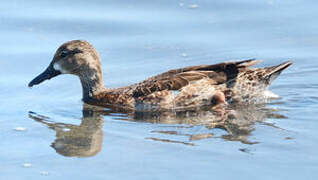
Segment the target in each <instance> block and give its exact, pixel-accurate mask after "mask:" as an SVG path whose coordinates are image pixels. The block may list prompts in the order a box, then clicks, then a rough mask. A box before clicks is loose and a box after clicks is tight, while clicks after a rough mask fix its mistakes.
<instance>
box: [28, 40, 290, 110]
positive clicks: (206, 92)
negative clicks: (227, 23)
mask: <svg viewBox="0 0 318 180" xmlns="http://www.w3.org/2000/svg"><path fill="white" fill-rule="evenodd" d="M259 62H260V61H259V60H255V59H248V60H241V61H231V62H224V63H219V64H213V65H198V66H190V67H184V68H180V69H173V70H170V71H167V72H165V73H162V74H159V75H156V76H153V77H150V78H148V79H146V80H144V81H142V82H140V83H136V84H133V85H130V86H125V87H119V88H106V87H105V86H104V80H103V73H102V69H101V60H100V56H99V54H98V53H97V51H96V49H95V48H94V47H93V46H92V45H91V44H90V43H89V42H87V41H85V40H72V41H69V42H66V43H64V44H62V45H61V46H60V47H59V48H58V49H57V51H56V52H55V55H54V57H53V60H52V62H51V63H50V64H49V66H48V67H47V68H46V70H45V71H44V72H43V73H41V74H40V75H38V76H37V77H36V78H34V79H33V80H32V81H31V82H30V83H29V85H28V86H29V87H32V86H34V85H37V84H40V83H41V82H43V81H45V80H48V79H51V78H53V77H55V76H58V75H60V74H73V75H76V76H78V77H79V79H80V81H81V84H82V92H83V98H82V100H83V101H84V102H85V103H87V104H91V105H97V106H103V107H108V106H114V107H120V108H125V109H133V110H137V111H157V110H169V109H170V110H171V109H186V108H191V107H199V106H206V105H207V106H211V107H214V106H219V105H226V104H229V103H237V102H260V100H263V99H266V98H267V96H266V94H268V93H267V92H268V90H267V89H268V87H269V85H270V84H271V83H272V82H273V80H274V79H276V78H277V77H278V75H279V74H280V73H281V72H282V71H283V70H284V69H286V68H287V67H289V66H290V65H291V64H292V62H291V61H287V62H285V63H282V64H280V65H277V66H272V67H264V68H255V69H254V68H251V66H253V65H255V64H257V63H259Z"/></svg>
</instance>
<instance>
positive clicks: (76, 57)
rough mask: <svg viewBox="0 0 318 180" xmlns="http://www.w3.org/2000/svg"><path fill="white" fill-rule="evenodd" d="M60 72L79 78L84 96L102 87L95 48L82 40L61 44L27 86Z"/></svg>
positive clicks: (99, 66) (100, 71) (99, 63)
mask: <svg viewBox="0 0 318 180" xmlns="http://www.w3.org/2000/svg"><path fill="white" fill-rule="evenodd" d="M60 74H73V75H76V76H78V77H79V78H80V80H81V83H82V87H83V93H84V98H85V96H88V95H89V94H92V93H94V92H95V91H97V90H98V89H101V88H103V87H104V85H103V75H102V70H101V62H100V58H99V55H98V53H97V51H96V50H95V48H94V47H93V46H92V45H91V44H90V43H88V42H87V41H84V40H73V41H69V42H66V43H64V44H62V45H61V46H60V47H59V48H58V49H57V50H56V52H55V55H54V57H53V60H52V62H51V63H50V64H49V66H48V67H47V68H46V70H45V71H44V72H42V73H41V74H40V75H38V76H37V77H35V78H34V79H33V80H32V81H31V82H30V83H29V85H28V86H29V87H32V86H34V85H37V84H40V83H42V82H43V81H45V80H48V79H51V78H53V77H56V76H58V75H60Z"/></svg>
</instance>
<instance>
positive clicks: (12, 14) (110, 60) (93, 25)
mask: <svg viewBox="0 0 318 180" xmlns="http://www.w3.org/2000/svg"><path fill="white" fill-rule="evenodd" d="M317 5H318V4H317V2H316V1H304V0H293V1H276V0H259V1H248V0H241V1H234V0H231V1H226V2H224V1H221V0H216V1H205V0H195V1H188V0H183V1H181V0H180V1H171V0H160V1H146V0H140V1H128V0H127V1H120V2H119V1H98V0H95V1H73V0H70V1H67V2H66V1H42V0H41V1H39V0H38V1H37V0H34V1H16V0H12V1H2V2H1V3H0V27H1V28H0V32H1V33H0V39H1V44H0V99H1V103H0V109H1V111H0V132H1V136H0V150H1V151H0V152H1V156H0V179H10V180H16V179H69V178H72V179H124V178H126V179H211V178H218V179H233V178H235V179H247V178H248V179H251V178H257V179H317V173H316V171H317V170H318V153H317V150H318V146H317V143H316V142H317V140H318V138H317V137H318V133H317V130H316V128H317V127H318V122H317V118H316V114H317V113H318V112H317V108H318V106H317V102H318V95H317V88H318V82H317V75H318V73H317V72H318V63H317V61H316V59H317V58H318V55H317V53H316V52H317V47H318V33H317V32H318V23H317V22H316V19H317V18H318V13H317V8H316V7H317ZM71 39H86V40H88V41H89V42H91V43H92V44H93V45H94V46H95V47H96V49H97V50H98V51H99V53H100V55H101V58H102V59H103V70H104V80H105V84H106V85H107V86H108V87H118V86H124V85H128V84H131V83H135V82H138V81H141V80H143V79H145V78H147V77H148V76H152V75H155V74H157V73H161V72H164V71H166V70H169V69H171V68H177V67H181V66H188V65H196V64H212V63H217V62H221V61H224V60H229V59H244V58H259V59H264V60H265V61H264V62H263V64H262V65H274V64H278V63H281V62H282V61H285V60H289V59H292V60H294V65H293V66H292V67H291V68H289V69H288V70H286V71H285V72H284V73H283V74H282V75H281V76H280V77H279V78H278V79H277V80H276V81H275V82H274V84H273V85H272V88H271V89H272V90H273V91H274V92H275V93H277V94H279V95H280V96H281V97H282V99H280V100H277V101H275V102H273V103H271V104H268V105H266V107H261V108H260V109H257V110H253V109H252V110H250V109H244V108H242V111H241V112H240V114H239V115H240V117H241V118H239V119H236V120H235V119H234V120H229V121H227V122H225V123H224V122H223V123H222V122H217V123H215V124H208V123H207V122H204V121H203V122H202V120H211V117H212V118H214V116H213V115H212V116H211V115H209V114H208V115H206V114H205V115H199V116H195V115H194V116H191V117H190V118H182V117H181V118H170V119H169V118H167V117H163V118H162V117H161V118H160V116H159V118H149V116H143V115H138V114H137V115H131V114H125V113H121V112H114V111H111V110H105V111H94V110H83V103H82V102H81V101H80V99H81V87H80V83H79V80H78V79H77V78H76V77H73V76H71V75H64V76H59V77H57V78H55V79H53V80H50V81H46V82H45V83H43V84H41V85H40V86H37V87H35V88H32V89H30V88H28V87H27V84H28V82H29V81H30V80H31V79H32V78H34V77H35V76H36V75H37V74H39V73H40V72H41V71H42V70H44V68H45V67H46V66H47V65H48V63H49V62H50V61H51V59H52V57H53V53H54V51H55V50H56V48H57V47H58V46H59V45H60V44H61V43H63V42H65V41H68V40H71ZM244 110H245V111H244ZM133 116H135V118H134V117H133ZM202 117H203V118H202Z"/></svg>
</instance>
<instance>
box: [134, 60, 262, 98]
mask: <svg viewBox="0 0 318 180" xmlns="http://www.w3.org/2000/svg"><path fill="white" fill-rule="evenodd" d="M257 63H259V60H255V59H248V60H242V61H233V62H224V63H219V64H213V65H199V66H190V67H185V68H180V69H173V70H170V71H168V72H165V73H162V74H159V75H157V76H153V77H151V78H149V79H147V80H145V81H142V82H141V83H138V84H135V85H134V88H132V95H133V97H135V98H137V97H141V96H147V95H149V94H151V93H154V92H156V91H163V90H179V89H181V88H182V87H184V86H187V85H188V84H190V83H191V82H194V81H198V80H201V79H203V78H209V79H210V80H211V81H210V82H211V85H212V84H223V83H226V82H227V81H229V80H231V79H235V78H236V77H237V75H238V73H239V72H242V71H246V70H247V69H249V67H250V66H252V65H255V64H257Z"/></svg>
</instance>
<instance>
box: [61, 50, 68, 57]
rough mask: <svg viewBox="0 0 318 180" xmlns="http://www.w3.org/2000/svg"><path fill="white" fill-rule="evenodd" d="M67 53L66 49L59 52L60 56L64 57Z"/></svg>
mask: <svg viewBox="0 0 318 180" xmlns="http://www.w3.org/2000/svg"><path fill="white" fill-rule="evenodd" d="M67 54H68V53H67V51H62V52H61V54H60V56H61V57H66V56H67Z"/></svg>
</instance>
